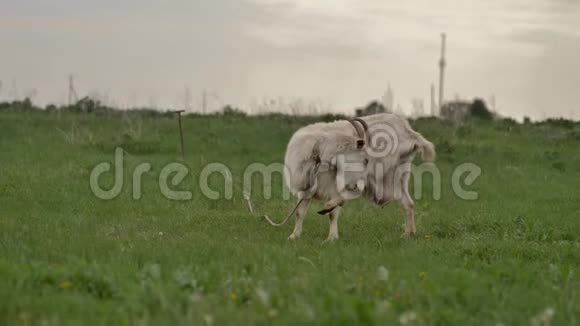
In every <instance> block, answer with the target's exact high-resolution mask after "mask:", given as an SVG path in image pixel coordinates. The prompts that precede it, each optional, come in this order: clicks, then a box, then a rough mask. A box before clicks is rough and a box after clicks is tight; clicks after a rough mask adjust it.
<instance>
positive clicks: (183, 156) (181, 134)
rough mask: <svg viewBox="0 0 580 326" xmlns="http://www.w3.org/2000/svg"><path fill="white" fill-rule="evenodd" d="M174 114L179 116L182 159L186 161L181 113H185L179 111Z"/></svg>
mask: <svg viewBox="0 0 580 326" xmlns="http://www.w3.org/2000/svg"><path fill="white" fill-rule="evenodd" d="M173 112H174V113H176V114H177V124H178V126H179V142H180V144H181V158H182V159H183V160H184V161H185V147H184V146H183V129H182V128H181V113H183V112H185V111H184V110H177V111H173Z"/></svg>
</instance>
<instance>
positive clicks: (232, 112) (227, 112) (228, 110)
mask: <svg viewBox="0 0 580 326" xmlns="http://www.w3.org/2000/svg"><path fill="white" fill-rule="evenodd" d="M222 114H223V115H224V116H230V117H245V116H246V115H247V114H246V112H244V111H242V110H240V109H237V108H235V107H233V106H231V105H226V106H224V108H223V109H222Z"/></svg>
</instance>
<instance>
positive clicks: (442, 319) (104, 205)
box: [0, 109, 580, 325]
mask: <svg viewBox="0 0 580 326" xmlns="http://www.w3.org/2000/svg"><path fill="white" fill-rule="evenodd" d="M312 121H315V119H314V118H309V119H305V118H302V119H297V118H290V117H283V116H265V117H241V116H235V115H231V116H187V117H185V118H184V121H183V126H184V131H185V145H186V157H185V161H182V160H181V155H180V150H179V138H178V133H177V131H176V125H177V122H176V119H175V117H174V116H171V115H153V114H146V113H133V114H128V115H126V116H125V115H122V114H100V115H99V114H80V113H66V112H62V113H59V112H43V111H17V110H13V109H5V110H1V111H0V324H4V325H19V324H21V325H27V324H43V325H63V324H65V325H66V324H101V325H119V324H137V323H139V324H141V323H143V324H145V325H147V324H162V325H176V324H191V323H194V324H196V325H204V324H215V325H226V324H232V323H236V324H241V323H246V324H287V325H295V324H382V325H392V324H398V323H402V324H410V325H431V324H436V325H465V324H479V325H496V324H503V325H527V324H529V323H530V322H541V320H540V319H542V318H545V319H550V316H549V315H550V311H551V310H550V309H553V317H552V321H551V323H552V324H554V325H575V324H580V271H579V268H580V235H579V233H580V124H575V125H573V124H564V123H561V124H557V123H551V124H549V123H544V124H528V125H515V124H512V123H509V122H495V123H480V124H477V123H474V122H473V123H468V124H466V125H462V126H454V125H452V124H448V123H443V122H440V121H436V120H419V121H415V122H413V125H414V127H415V129H416V130H418V131H419V132H421V133H422V134H423V135H424V136H425V137H427V138H428V139H430V140H431V141H433V142H434V143H435V144H436V146H437V149H438V159H437V162H436V164H437V166H438V168H439V169H440V170H441V175H442V181H443V185H442V188H441V197H442V198H441V199H440V200H434V199H432V195H431V194H432V189H431V186H430V185H427V186H426V187H425V189H424V192H423V198H422V199H420V200H417V201H416V222H417V227H418V236H417V237H416V238H414V239H410V240H403V239H400V235H401V233H402V231H403V229H402V225H403V221H404V219H403V213H402V211H401V209H400V208H399V206H398V205H396V204H393V205H391V206H389V207H387V208H383V209H380V208H378V207H376V206H373V204H371V203H369V202H366V201H364V200H358V201H355V202H352V203H349V204H348V205H347V206H345V208H344V209H343V212H342V215H341V219H340V221H339V230H340V237H341V238H340V240H339V241H338V242H335V243H329V244H322V241H323V240H324V239H325V238H326V236H327V234H328V219H327V218H326V217H321V216H318V215H317V214H316V213H315V211H316V208H317V207H318V206H317V205H314V206H313V207H311V208H310V211H309V216H308V217H307V218H306V221H305V225H304V233H303V235H302V237H301V238H300V240H298V241H296V242H291V241H288V240H286V238H287V236H288V235H289V234H290V233H291V231H292V227H293V225H292V224H293V222H292V221H291V222H290V223H289V224H288V225H286V226H284V227H281V228H274V227H272V226H270V225H269V224H267V223H266V222H265V221H263V220H261V219H257V218H254V217H252V216H251V215H250V214H249V212H248V209H247V207H246V203H245V201H244V200H243V197H242V192H241V190H240V188H239V187H238V186H236V187H234V198H233V199H232V200H225V199H221V200H210V199H207V198H205V197H204V196H203V195H202V194H201V192H200V190H199V189H200V188H199V174H200V171H201V169H202V168H203V167H204V166H205V165H206V164H207V163H211V162H221V163H223V164H225V165H227V166H228V167H229V168H230V169H231V171H232V174H233V177H234V179H235V180H236V184H239V182H241V180H242V172H243V171H244V168H245V167H246V166H248V165H249V164H251V163H254V162H262V163H265V164H270V163H274V162H281V161H282V160H283V156H284V151H285V147H286V143H287V141H288V140H289V138H290V136H291V134H292V133H293V132H294V131H295V130H296V129H297V128H299V127H300V126H302V125H304V124H307V123H309V122H312ZM117 146H121V147H122V148H123V149H124V150H125V151H126V153H127V154H126V155H125V167H124V172H125V173H124V180H125V183H124V188H123V190H122V192H121V194H120V195H119V196H118V197H117V198H115V199H113V200H101V199H98V198H96V197H95V196H94V195H93V193H92V192H91V190H90V187H89V176H90V173H91V170H92V169H93V167H94V166H96V165H97V164H98V163H100V162H112V161H113V158H114V156H113V155H114V150H115V148H116V147H117ZM144 162H149V163H151V165H152V169H151V171H150V172H148V173H146V174H144V176H143V194H142V198H141V199H140V200H134V199H133V198H132V191H131V185H132V181H133V179H132V175H131V174H132V171H133V168H134V167H135V166H137V165H138V164H140V163H144ZM170 162H184V163H185V164H186V165H187V166H188V167H189V169H190V173H189V175H188V176H187V177H186V179H185V180H184V181H183V182H182V183H181V184H180V185H178V186H176V189H181V190H190V191H191V192H192V193H193V198H192V199H191V200H187V201H172V200H168V199H167V198H165V197H164V196H163V195H162V194H161V192H160V190H159V186H158V179H159V174H160V171H161V169H162V168H163V166H164V165H165V164H167V163H170ZM419 162H420V160H419V159H417V160H416V163H419ZM465 162H471V163H475V164H477V165H478V166H480V167H481V169H482V174H481V176H480V177H479V178H478V179H477V180H476V182H475V183H474V184H472V185H471V186H466V188H467V189H469V190H473V191H477V192H478V193H479V199H477V200H474V201H465V200H462V199H460V198H458V197H457V196H456V195H455V194H454V193H453V191H452V189H451V173H452V171H453V169H454V168H455V167H456V166H458V165H459V164H461V163H465ZM105 179H107V180H103V187H104V186H105V185H106V184H112V179H113V177H112V173H110V174H108V175H107V178H105ZM210 180H211V184H212V186H213V187H215V188H216V189H220V188H223V186H219V185H220V184H223V181H221V180H222V179H221V178H220V176H219V175H217V174H216V175H213V176H212V177H211V179H210ZM274 183H275V186H274V187H273V193H274V196H273V197H274V198H272V199H270V200H264V199H261V195H260V194H261V187H259V185H260V181H259V180H258V178H256V183H255V184H254V185H255V188H254V190H253V197H254V200H255V201H256V205H257V206H258V207H259V209H260V210H261V211H264V212H269V213H275V214H274V215H276V217H277V218H281V217H282V215H284V214H286V212H288V211H289V210H290V209H291V208H292V206H293V203H294V202H293V201H284V200H282V198H281V196H282V186H281V185H282V178H281V177H280V176H276V177H275V178H274Z"/></svg>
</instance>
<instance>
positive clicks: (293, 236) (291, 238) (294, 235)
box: [288, 233, 300, 241]
mask: <svg viewBox="0 0 580 326" xmlns="http://www.w3.org/2000/svg"><path fill="white" fill-rule="evenodd" d="M298 237H300V236H299V235H296V234H294V233H292V234H291V235H290V236H289V237H288V240H292V241H294V240H298Z"/></svg>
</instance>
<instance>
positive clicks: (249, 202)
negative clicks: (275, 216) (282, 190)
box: [244, 192, 304, 226]
mask: <svg viewBox="0 0 580 326" xmlns="http://www.w3.org/2000/svg"><path fill="white" fill-rule="evenodd" d="M244 199H245V200H246V202H248V209H249V210H250V213H252V215H254V217H263V218H265V219H266V221H268V223H270V224H271V225H273V226H282V225H284V224H286V222H288V219H290V216H292V215H294V213H295V212H296V210H297V209H298V206H300V204H302V202H303V201H304V198H301V199H300V200H298V203H296V206H294V209H292V211H291V212H290V214H288V216H286V218H285V219H284V220H283V221H282V222H280V223H276V222H274V221H272V219H271V218H270V217H269V216H268V215H266V214H264V215H262V216H260V215H259V214H256V212H255V211H254V205H253V204H252V200H251V199H250V194H249V193H247V192H244Z"/></svg>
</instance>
